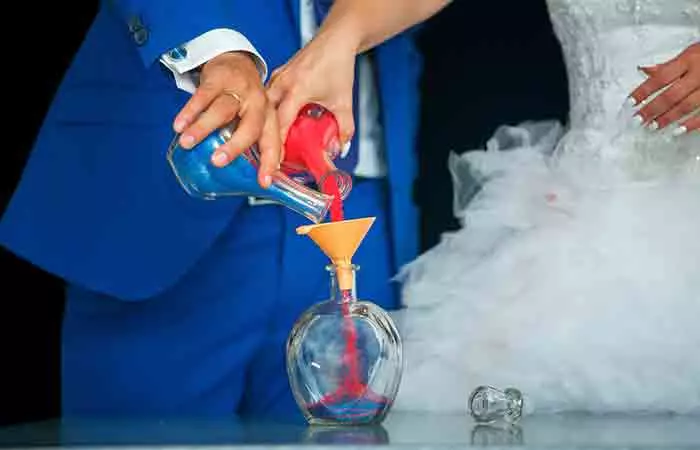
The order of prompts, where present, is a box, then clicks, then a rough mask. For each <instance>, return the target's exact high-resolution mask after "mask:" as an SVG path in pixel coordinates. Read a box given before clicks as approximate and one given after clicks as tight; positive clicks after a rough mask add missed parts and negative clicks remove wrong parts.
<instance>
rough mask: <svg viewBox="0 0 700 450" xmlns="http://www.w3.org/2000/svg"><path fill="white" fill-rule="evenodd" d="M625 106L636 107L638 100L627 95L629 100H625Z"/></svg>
mask: <svg viewBox="0 0 700 450" xmlns="http://www.w3.org/2000/svg"><path fill="white" fill-rule="evenodd" d="M625 106H627V107H629V108H634V107H635V106H637V100H636V99H635V98H634V97H627V100H625Z"/></svg>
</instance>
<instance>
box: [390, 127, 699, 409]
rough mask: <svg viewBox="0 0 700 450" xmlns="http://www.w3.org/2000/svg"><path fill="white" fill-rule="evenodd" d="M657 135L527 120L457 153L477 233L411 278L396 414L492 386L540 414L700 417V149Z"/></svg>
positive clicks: (466, 209)
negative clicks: (480, 147) (478, 147)
mask: <svg viewBox="0 0 700 450" xmlns="http://www.w3.org/2000/svg"><path fill="white" fill-rule="evenodd" d="M644 139H645V140H640V139H639V136H636V137H635V136H631V135H627V136H617V139H613V140H611V139H609V138H608V137H604V136H597V137H596V136H595V134H594V133H593V134H591V133H576V132H568V133H563V129H562V127H561V126H559V125H558V124H557V123H554V122H543V123H525V124H522V125H520V126H517V127H502V128H501V129H499V130H498V131H497V133H496V135H495V136H494V138H493V139H492V140H491V141H490V142H489V145H488V146H487V149H486V151H472V152H467V153H464V154H462V155H461V156H456V155H452V157H451V159H450V168H451V171H452V174H453V180H454V183H455V212H456V214H457V215H458V217H459V218H460V220H461V222H462V225H463V227H462V228H461V229H460V230H459V231H456V232H453V233H449V234H446V235H445V236H444V238H443V240H442V242H441V243H440V244H439V245H437V246H436V247H435V248H433V249H432V250H430V251H428V252H427V253H426V254H424V255H422V256H421V257H420V258H419V259H418V260H416V261H415V262H413V263H412V264H410V265H409V266H407V267H405V268H404V270H403V272H402V273H401V275H400V281H402V282H403V295H404V302H405V309H404V310H402V311H400V312H397V314H396V320H397V323H398V326H399V328H400V330H401V333H402V336H403V338H404V344H405V357H406V370H405V373H404V377H403V381H402V386H401V389H400V391H399V395H398V398H397V401H396V404H395V408H396V409H397V410H420V411H434V412H466V408H467V406H466V402H467V398H468V396H469V393H470V392H471V391H472V390H473V389H474V388H476V387H477V386H479V385H482V384H488V385H492V386H496V387H502V388H505V387H511V386H512V387H516V388H518V389H520V390H521V391H522V392H523V394H524V396H525V405H526V413H531V412H562V411H588V412H668V411H672V412H678V413H698V412H700V156H699V155H700V142H699V141H698V140H697V138H696V137H695V138H694V137H690V136H688V137H686V138H684V139H685V140H683V139H675V140H674V139H665V140H656V141H654V139H652V138H644ZM611 142H612V143H611ZM623 147H624V148H623ZM477 188H478V189H477Z"/></svg>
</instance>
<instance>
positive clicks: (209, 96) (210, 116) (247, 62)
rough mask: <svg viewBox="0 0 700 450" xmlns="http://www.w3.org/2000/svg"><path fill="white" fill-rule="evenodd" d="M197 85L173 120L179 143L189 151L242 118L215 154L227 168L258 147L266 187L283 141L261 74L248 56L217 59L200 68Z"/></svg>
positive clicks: (216, 161)
mask: <svg viewBox="0 0 700 450" xmlns="http://www.w3.org/2000/svg"><path fill="white" fill-rule="evenodd" d="M199 80H200V83H199V87H198V88H197V90H196V91H195V93H194V94H193V95H192V98H190V100H189V101H188V102H187V104H186V105H185V106H184V107H183V108H182V110H181V111H180V112H179V113H178V115H177V116H176V117H175V121H174V124H173V128H174V129H175V131H176V132H177V133H181V135H180V145H181V146H182V147H183V148H184V149H191V148H192V147H194V146H195V145H196V144H198V143H199V142H201V141H202V139H204V138H205V137H206V136H208V135H209V134H210V133H212V132H213V131H214V130H216V129H218V128H221V127H224V126H226V125H228V124H230V123H231V122H232V121H233V120H234V119H236V118H237V117H240V123H239V124H238V127H237V128H236V130H235V131H234V133H233V135H232V136H231V139H229V140H228V141H227V142H226V143H225V144H224V145H221V146H220V147H219V148H218V149H217V150H216V152H215V153H214V154H213V155H212V163H213V164H214V165H215V166H216V167H223V166H225V165H227V164H228V163H229V162H231V161H232V160H233V159H234V158H236V157H237V156H238V155H239V154H241V153H242V152H243V151H244V150H246V149H247V148H249V147H251V146H252V145H254V144H256V143H257V144H258V147H259V149H260V158H261V165H260V173H259V182H260V184H261V185H262V186H263V187H268V186H269V185H270V181H271V175H272V173H273V172H274V171H275V170H276V169H277V167H279V163H280V150H281V148H280V147H281V143H280V137H279V126H278V122H277V114H276V112H275V110H274V108H273V107H272V105H270V104H269V103H268V101H267V97H266V95H265V89H264V86H263V84H262V80H261V79H260V74H259V72H258V69H257V67H256V65H255V62H254V61H253V59H252V57H251V56H250V55H249V54H248V53H246V52H230V53H224V54H222V55H219V56H217V57H216V58H214V59H212V60H211V61H209V62H207V63H206V64H204V65H203V66H202V71H201V74H200V79H199Z"/></svg>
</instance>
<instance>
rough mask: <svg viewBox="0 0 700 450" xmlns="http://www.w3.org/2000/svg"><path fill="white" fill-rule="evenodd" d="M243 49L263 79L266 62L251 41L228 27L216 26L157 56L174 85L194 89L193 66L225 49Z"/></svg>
mask: <svg viewBox="0 0 700 450" xmlns="http://www.w3.org/2000/svg"><path fill="white" fill-rule="evenodd" d="M236 51H237V52H247V53H249V54H250V55H251V56H252V57H253V59H254V60H255V63H256V65H257V66H258V72H260V77H261V78H262V80H263V81H265V79H266V78H267V63H266V62H265V60H264V59H263V57H262V56H261V55H260V54H259V53H258V51H257V50H256V49H255V47H254V46H253V44H251V43H250V41H249V40H248V39H247V38H246V37H245V36H244V35H243V34H241V33H239V32H237V31H236V30H231V29H228V28H217V29H215V30H211V31H207V32H206V33H204V34H203V35H201V36H197V37H196V38H194V39H193V40H191V41H189V42H187V43H185V44H184V45H181V46H179V47H177V48H174V49H172V50H169V51H168V52H166V53H164V54H163V55H161V57H160V62H161V63H162V64H163V65H164V66H165V67H167V68H168V69H169V70H170V72H171V73H172V75H173V78H174V79H175V84H176V85H177V87H178V88H180V89H182V90H184V91H187V92H189V93H190V94H191V93H193V92H194V90H195V88H196V86H197V85H198V83H199V72H198V71H197V70H196V69H198V68H199V67H200V66H201V65H202V64H204V63H206V62H207V61H209V60H211V59H213V58H216V57H217V56H219V55H221V54H222V53H226V52H236Z"/></svg>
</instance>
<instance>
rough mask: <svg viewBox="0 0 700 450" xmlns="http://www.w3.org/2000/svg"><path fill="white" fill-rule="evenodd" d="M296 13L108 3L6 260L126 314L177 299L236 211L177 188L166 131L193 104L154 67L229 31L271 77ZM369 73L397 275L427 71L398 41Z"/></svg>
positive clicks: (215, 4) (57, 116) (44, 145)
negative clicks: (167, 55) (14, 258)
mask: <svg viewBox="0 0 700 450" xmlns="http://www.w3.org/2000/svg"><path fill="white" fill-rule="evenodd" d="M298 6H299V5H298V0H255V1H250V0H198V1H196V2H190V1H184V0H183V1H174V0H115V1H111V2H103V4H102V6H101V8H100V11H99V13H98V15H97V16H96V18H95V21H94V23H93V24H92V26H91V28H90V30H89V32H88V34H87V36H86V38H85V40H84V42H83V44H82V46H81V48H80V49H79V51H78V53H77V55H76V56H75V58H74V61H73V63H72V65H71V66H70V68H69V70H68V71H67V73H66V75H65V77H64V79H63V81H62V83H61V85H60V88H59V90H58V92H57V94H56V96H55V98H54V101H53V103H52V106H51V108H50V110H49V111H48V113H47V116H46V119H45V122H44V124H43V126H42V128H41V130H40V133H39V135H38V137H37V140H36V142H35V147H34V149H33V152H32V154H31V155H30V158H29V160H28V163H27V166H26V168H25V171H24V174H23V176H22V178H21V180H20V183H19V185H18V187H17V190H16V192H15V194H14V196H13V198H12V200H11V202H10V204H9V206H8V208H7V210H6V212H5V214H4V216H3V218H2V221H1V222H0V241H1V242H2V243H3V244H4V246H6V247H7V248H8V249H10V250H11V251H13V252H14V253H16V254H17V255H19V256H21V257H23V258H25V259H27V260H29V261H31V262H32V263H34V264H35V265H37V266H39V267H41V268H43V269H44V270H46V271H48V272H51V273H53V274H56V275H58V276H60V277H62V278H64V279H66V280H67V281H68V282H71V283H75V284H79V285H82V286H84V287H87V288H89V289H92V290H96V291H99V292H104V293H107V294H110V295H113V296H116V297H119V298H122V299H125V300H139V299H144V298H147V297H150V296H152V295H155V294H157V293H159V292H160V291H162V290H164V289H166V288H167V287H169V286H170V285H172V283H173V282H174V281H176V280H177V279H178V278H179V277H180V276H181V275H182V274H184V273H185V272H186V271H187V270H188V269H189V268H190V267H191V266H192V265H193V264H194V262H195V261H196V260H197V259H198V257H199V256H200V255H202V253H203V252H204V251H205V250H206V249H207V248H208V247H209V246H210V245H211V244H212V242H213V241H214V239H215V238H216V237H217V235H218V234H219V233H220V232H221V231H222V230H223V229H224V227H225V226H226V224H227V223H228V222H229V221H230V220H231V218H232V216H233V214H234V213H235V211H236V209H237V208H238V207H239V206H240V205H241V204H242V201H243V199H242V198H232V199H226V200H219V201H214V202H207V201H202V200H197V199H193V198H189V197H188V196H187V195H186V194H185V193H184V192H183V191H182V190H181V189H180V187H179V186H178V185H177V183H176V180H175V178H174V176H173V174H172V172H171V170H170V168H169V167H168V164H167V163H166V160H165V152H166V149H167V146H168V144H169V142H170V140H171V139H172V137H173V133H172V127H171V123H172V119H173V118H174V116H175V114H176V113H177V112H178V110H179V109H180V108H181V107H182V106H183V104H184V103H185V102H186V100H187V98H188V96H189V94H187V93H185V92H183V91H181V90H179V89H177V87H176V86H175V84H174V82H173V80H172V77H171V75H170V74H169V72H167V71H166V70H165V69H164V68H163V67H162V65H161V64H160V62H159V61H158V58H159V56H160V55H161V54H162V53H163V52H166V51H168V50H169V49H171V48H173V47H176V46H178V45H180V44H183V43H185V42H186V41H188V40H190V39H192V38H194V37H196V36H198V35H200V34H202V33H204V32H206V31H208V30H211V29H213V28H220V27H227V28H233V29H236V30H238V31H240V32H241V33H243V34H244V35H245V36H246V37H248V39H249V40H250V41H251V42H252V43H253V45H254V46H255V47H256V48H257V49H258V50H259V51H260V53H261V54H262V55H263V56H264V57H265V59H266V60H267V62H268V65H269V66H270V68H271V69H272V68H274V67H276V66H278V65H280V64H283V63H284V62H286V61H287V60H288V59H289V58H290V57H291V56H292V55H293V54H294V52H295V51H297V50H298V48H299V42H300V37H299V26H298V10H299V7H298ZM137 18H138V20H136V19H137ZM135 23H140V24H142V25H143V28H141V29H139V28H138V27H134V26H133V25H134V24H135ZM376 63H377V66H378V72H379V85H380V95H381V104H382V120H383V124H384V128H385V134H386V147H387V159H388V166H389V186H390V189H389V190H390V195H389V197H390V206H389V207H390V217H391V220H392V224H391V226H392V229H393V253H394V256H395V263H396V265H397V267H398V266H399V265H401V264H403V263H405V262H407V261H408V260H409V259H411V258H413V257H414V256H415V255H416V251H417V241H418V238H417V215H416V211H415V208H414V206H413V204H412V183H413V179H414V175H415V173H416V171H415V160H416V158H415V155H414V146H415V145H414V142H415V130H416V122H417V111H418V78H419V74H420V70H421V62H420V57H419V55H418V53H417V52H416V50H415V48H414V46H413V43H412V40H411V35H410V34H409V33H405V34H402V35H400V36H398V37H396V38H394V39H392V40H391V41H388V42H386V43H385V44H383V45H381V46H380V47H378V48H377V49H376Z"/></svg>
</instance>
